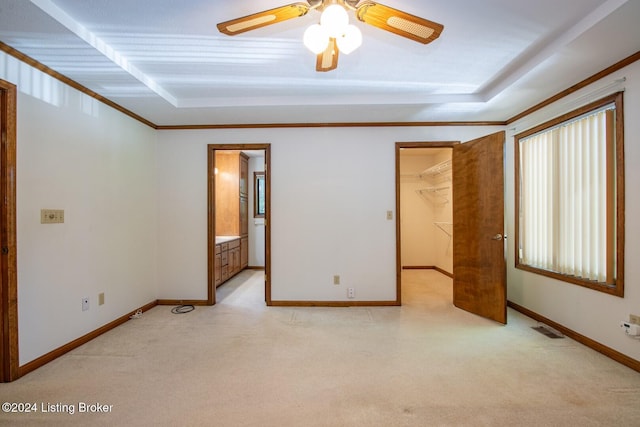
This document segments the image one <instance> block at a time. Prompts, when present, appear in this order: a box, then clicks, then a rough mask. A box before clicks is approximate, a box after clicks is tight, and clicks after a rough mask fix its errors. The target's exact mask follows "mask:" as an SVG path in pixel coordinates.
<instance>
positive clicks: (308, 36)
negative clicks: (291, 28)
mask: <svg viewBox="0 0 640 427" xmlns="http://www.w3.org/2000/svg"><path fill="white" fill-rule="evenodd" d="M302 41H303V43H304V45H305V46H306V47H307V49H309V50H310V51H311V52H313V53H315V54H316V55H317V54H319V53H322V52H324V50H325V49H326V48H327V46H329V34H328V33H327V30H326V29H324V28H323V27H322V26H320V25H318V24H314V25H312V26H310V27H309V28H307V29H306V31H305V32H304V36H303V39H302Z"/></svg>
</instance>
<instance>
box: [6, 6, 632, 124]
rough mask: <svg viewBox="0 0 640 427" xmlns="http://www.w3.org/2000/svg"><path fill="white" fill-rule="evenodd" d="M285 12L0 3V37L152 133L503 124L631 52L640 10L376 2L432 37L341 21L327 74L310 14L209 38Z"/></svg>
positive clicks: (256, 8)
mask: <svg viewBox="0 0 640 427" xmlns="http://www.w3.org/2000/svg"><path fill="white" fill-rule="evenodd" d="M290 2H291V1H287V0H260V1H248V0H235V1H228V0H126V1H125V0H0V40H1V41H3V42H4V43H6V44H8V45H9V46H11V47H13V48H15V49H17V50H19V51H20V52H22V53H24V54H26V55H28V56H30V57H32V58H34V59H35V60H37V61H40V62H42V63H43V64H45V65H47V66H49V67H50V68H52V69H54V70H56V71H58V72H60V73H62V74H63V75H65V76H67V77H69V78H71V79H73V80H75V81H77V82H78V83H80V84H82V85H84V86H86V87H87V88H89V89H91V90H93V91H95V92H97V93H99V94H101V95H103V96H105V97H107V98H109V99H110V100H112V101H114V102H116V103H118V104H120V105H121V106H123V107H124V108H126V109H129V110H131V111H132V112H134V113H136V114H138V115H140V116H142V117H144V118H146V119H147V120H149V121H151V122H153V123H155V124H158V125H198V124H228V123H234V124H241V123H296V122H304V123H309V122H363V121H366V122H369V121H373V122H376V121H377V122H393V121H403V122H404V121H503V120H506V119H508V118H510V117H512V116H514V115H516V114H518V113H520V112H521V111H523V110H524V109H526V108H527V107H530V106H532V105H534V104H536V103H538V102H540V101H542V100H544V99H546V98H547V97H549V96H552V95H554V94H555V93H557V92H559V91H562V90H564V89H566V88H568V87H570V86H572V85H573V84H575V83H577V82H579V81H580V80H582V79H585V78H587V77H589V76H591V75H593V74H594V73H596V72H598V71H600V70H602V69H604V68H606V67H608V66H609V65H612V64H613V63H615V62H617V61H619V60H621V59H624V58H625V57H627V56H629V55H631V54H633V53H636V52H638V51H639V50H640V25H638V22H640V0H579V1H578V0H536V1H531V0H483V1H478V0H446V1H442V0H440V1H436V0H424V1H419V2H418V1H409V0H385V1H383V4H385V5H387V6H391V7H394V8H396V9H400V10H403V11H405V12H408V13H411V14H413V15H418V16H421V17H424V18H427V19H430V20H432V21H436V22H439V23H441V24H443V25H444V31H443V33H442V35H441V36H440V38H439V39H438V40H436V41H434V42H433V43H430V44H427V45H422V44H419V43H416V42H413V41H411V40H408V39H405V38H402V37H399V36H396V35H394V34H391V33H387V32H384V31H382V30H380V29H378V28H375V27H371V26H368V25H366V24H364V23H361V22H359V21H357V19H356V18H355V17H354V16H353V14H351V16H350V20H351V22H352V23H354V24H356V25H357V26H358V27H360V29H361V30H362V32H363V36H364V42H363V45H362V46H361V47H360V48H359V49H358V50H356V51H355V52H353V53H352V54H350V55H341V56H340V59H339V65H338V69H337V70H334V71H331V72H328V73H318V72H316V71H315V56H314V55H313V54H312V53H310V52H309V51H307V50H306V48H305V47H304V46H303V44H302V34H303V32H304V30H305V29H306V28H307V27H308V26H309V25H311V24H313V23H316V22H317V21H318V18H319V14H318V12H316V11H310V12H309V13H308V14H307V15H306V16H304V17H301V18H296V19H292V20H290V21H287V22H282V23H279V24H275V25H271V26H268V27H265V28H261V29H258V30H254V31H251V32H248V33H245V34H242V35H237V36H234V37H229V36H226V35H223V34H220V33H219V32H218V31H217V28H216V24H217V23H218V22H221V21H226V20H229V19H233V18H236V17H240V16H244V15H248V14H251V13H255V12H259V11H262V10H265V9H270V8H273V7H277V6H282V5H284V4H287V3H290ZM0 66H1V64H0ZM498 101H499V102H498Z"/></svg>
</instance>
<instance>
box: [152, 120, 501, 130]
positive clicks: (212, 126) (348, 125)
mask: <svg viewBox="0 0 640 427" xmlns="http://www.w3.org/2000/svg"><path fill="white" fill-rule="evenodd" d="M506 124H507V122H505V121H478V122H474V121H459V122H344V123H246V124H243V123H237V124H234V123H228V124H202V125H157V126H156V129H158V130H203V129H288V128H354V127H434V126H441V127H444V126H446V127H449V126H505V125H506Z"/></svg>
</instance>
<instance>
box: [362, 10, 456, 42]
mask: <svg viewBox="0 0 640 427" xmlns="http://www.w3.org/2000/svg"><path fill="white" fill-rule="evenodd" d="M356 16H357V17H358V19H359V20H360V21H362V22H365V23H367V24H370V25H373V26H374V27H378V28H381V29H383V30H386V31H390V32H392V33H395V34H398V35H400V36H403V37H406V38H408V39H411V40H415V41H417V42H420V43H424V44H427V43H430V42H432V41H434V40H435V39H437V38H438V37H439V36H440V33H441V32H442V30H443V29H444V26H443V25H441V24H438V23H437V22H433V21H429V20H427V19H424V18H420V17H419V16H415V15H411V14H408V13H406V12H403V11H401V10H397V9H394V8H392V7H389V6H384V5H382V4H380V3H376V2H373V1H365V2H362V3H360V4H359V5H358V7H357V8H356Z"/></svg>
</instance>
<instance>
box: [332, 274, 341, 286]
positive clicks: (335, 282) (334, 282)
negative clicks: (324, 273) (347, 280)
mask: <svg viewBox="0 0 640 427" xmlns="http://www.w3.org/2000/svg"><path fill="white" fill-rule="evenodd" d="M333 284H334V285H339V284H340V276H338V275H337V274H336V275H335V276H333Z"/></svg>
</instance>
